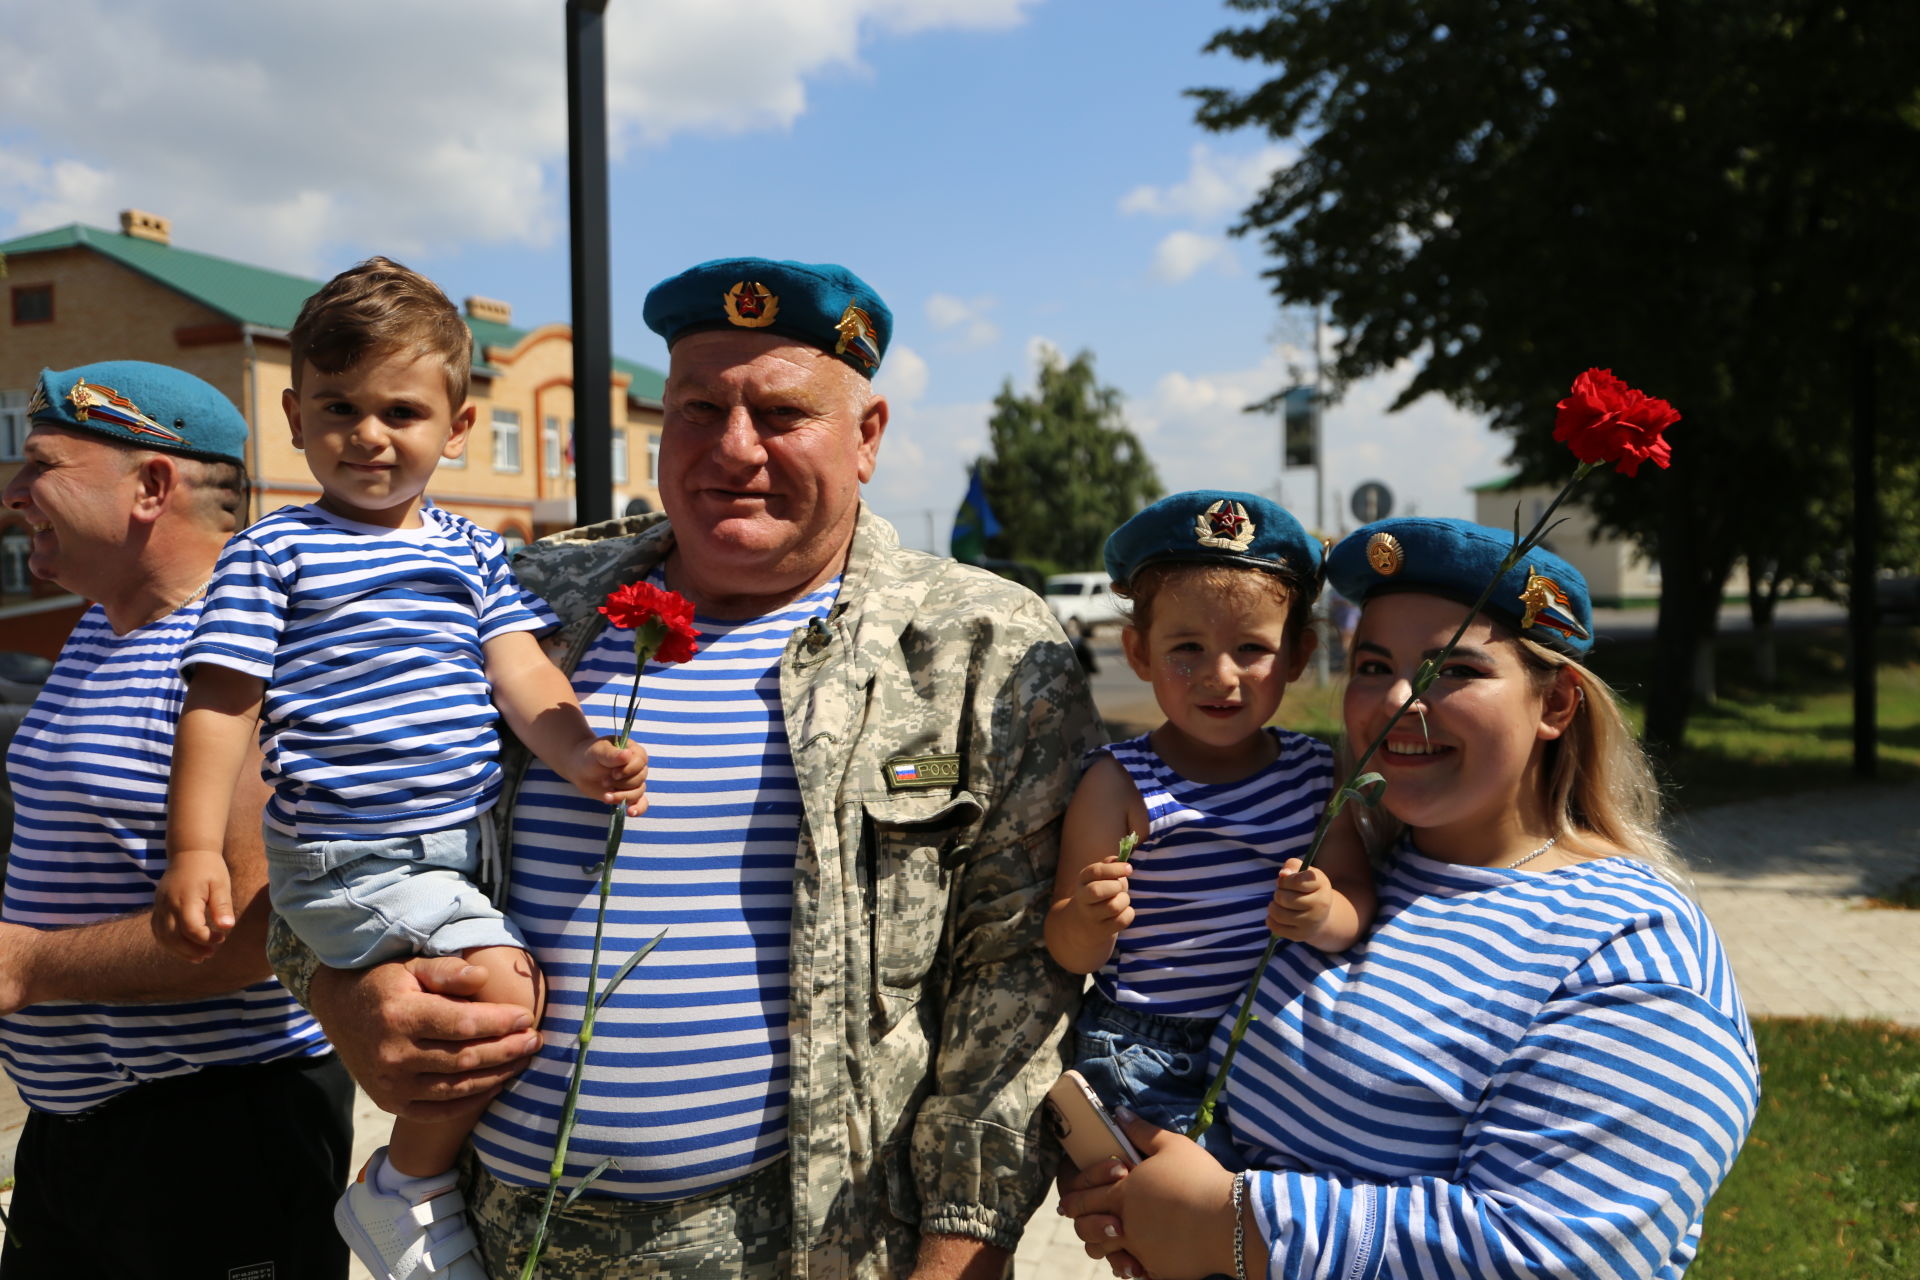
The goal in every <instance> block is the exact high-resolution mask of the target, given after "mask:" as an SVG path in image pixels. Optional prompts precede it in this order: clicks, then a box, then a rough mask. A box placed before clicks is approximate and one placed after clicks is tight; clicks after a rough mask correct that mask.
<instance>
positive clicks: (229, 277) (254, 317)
mask: <svg viewBox="0 0 1920 1280" xmlns="http://www.w3.org/2000/svg"><path fill="white" fill-rule="evenodd" d="M76 248H87V249H92V250H94V251H95V252H97V253H102V254H105V255H106V256H107V257H109V258H112V259H113V260H114V261H115V262H118V263H120V264H121V265H122V266H125V267H127V268H129V269H130V270H133V271H137V272H139V273H140V274H141V275H143V276H146V277H147V278H148V279H151V280H154V281H157V282H158V283H160V284H163V285H165V286H166V287H168V288H169V289H172V290H174V291H175V292H177V293H184V294H185V295H187V296H188V297H189V298H192V299H193V300H194V301H195V302H198V303H200V304H201V305H202V306H205V307H207V308H209V309H211V310H213V311H217V312H219V313H220V314H221V315H223V316H226V317H227V318H229V319H231V320H237V321H239V322H240V323H242V324H252V325H259V326H260V327H261V328H265V329H279V330H283V331H284V330H287V329H290V328H292V327H293V321H294V317H296V316H298V315H299V314H300V304H301V303H303V302H305V301H306V300H307V297H308V295H310V294H311V293H312V292H313V291H314V290H315V289H318V288H319V287H320V285H319V283H318V282H317V281H314V280H308V279H305V278H303V277H301V276H290V275H287V274H285V273H284V272H280V271H269V270H267V269H266V268H264V267H250V266H247V265H246V264H244V263H239V262H232V261H229V260H228V259H226V258H216V257H213V256H212V255H210V254H205V253H195V252H193V251H192V250H191V249H175V248H173V247H172V246H171V245H164V244H158V243H156V242H154V241H152V240H142V239H140V238H139V237H137V236H128V235H122V234H120V233H119V232H117V231H102V230H101V229H100V228H98V227H88V226H83V225H81V224H80V223H77V222H75V223H71V224H69V225H67V226H64V227H56V228H55V229H54V230H52V231H43V232H41V233H39V234H38V235H31V236H23V237H21V238H20V239H18V240H9V241H7V242H6V243H4V244H0V253H4V254H6V255H7V256H8V257H10V258H13V257H20V256H23V255H25V254H29V253H38V252H43V251H46V250H49V249H76Z"/></svg>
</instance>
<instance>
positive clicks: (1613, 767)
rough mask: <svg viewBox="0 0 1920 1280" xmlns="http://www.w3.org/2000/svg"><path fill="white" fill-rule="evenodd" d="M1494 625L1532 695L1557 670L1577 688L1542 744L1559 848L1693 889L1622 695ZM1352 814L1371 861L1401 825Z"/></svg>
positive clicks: (1364, 812) (1380, 812)
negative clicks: (1569, 714)
mask: <svg viewBox="0 0 1920 1280" xmlns="http://www.w3.org/2000/svg"><path fill="white" fill-rule="evenodd" d="M1494 628H1495V630H1496V631H1497V632H1499V633H1500V634H1501V636H1502V638H1505V639H1508V640H1511V641H1512V642H1513V645H1514V648H1515V651H1516V652H1517V653H1518V654H1519V655H1520V662H1521V665H1522V666H1524V667H1525V668H1526V669H1527V674H1528V678H1529V680H1530V681H1531V682H1532V685H1533V688H1534V691H1535V692H1536V693H1538V694H1542V695H1544V694H1545V693H1546V692H1547V690H1548V689H1550V688H1551V687H1552V686H1553V683H1554V681H1555V680H1557V679H1559V675H1560V672H1561V671H1567V672H1570V673H1571V674H1572V676H1573V680H1574V688H1575V689H1576V690H1577V691H1578V696H1577V701H1576V705H1575V706H1574V709H1573V718H1572V719H1571V720H1569V721H1568V722H1567V727H1566V731H1565V732H1564V733H1562V734H1561V735H1560V736H1559V737H1558V738H1555V739H1553V740H1552V741H1550V742H1548V743H1547V744H1546V759H1545V765H1546V775H1547V781H1546V792H1547V794H1546V801H1547V809H1548V814H1549V818H1550V820H1551V821H1552V823H1553V830H1552V833H1551V834H1552V835H1553V836H1554V837H1555V838H1556V839H1557V840H1559V841H1560V851H1561V852H1562V853H1564V854H1567V855H1568V856H1570V857H1571V858H1573V859H1574V860H1575V861H1577V862H1586V861H1590V860H1592V859H1595V858H1604V857H1610V856H1612V852H1613V850H1614V849H1618V850H1620V851H1621V852H1623V853H1625V854H1626V855H1627V856H1629V857H1632V858H1636V859H1638V860H1639V861H1641V862H1644V863H1646V864H1647V866H1649V867H1650V868H1652V869H1653V871H1654V873H1655V874H1656V875H1658V876H1659V877H1660V878H1661V879H1663V880H1665V881H1667V882H1668V883H1669V884H1672V885H1674V886H1676V887H1678V888H1680V889H1682V890H1685V891H1686V892H1689V893H1691V892H1692V891H1693V878H1692V877H1691V876H1690V875H1689V874H1688V873H1687V865H1686V862H1685V860H1684V859H1682V858H1681V856H1680V854H1679V852H1678V851H1677V850H1676V849H1675V848H1674V847H1673V843H1672V841H1670V840H1668V839H1667V837H1666V834H1665V833H1664V832H1663V831H1662V830H1661V829H1660V783H1659V780H1658V778H1657V777H1656V776H1655V774H1654V771H1653V765H1652V763H1651V762H1650V761H1649V760H1648V759H1647V753H1646V752H1645V751H1644V750H1643V749H1642V748H1641V746H1640V742H1639V740H1638V739H1637V738H1635V737H1634V736H1633V730H1632V729H1631V728H1629V727H1628V725H1627V720H1626V717H1625V716H1624V715H1622V714H1621V711H1620V699H1619V697H1618V696H1617V695H1616V694H1615V693H1614V692H1613V690H1612V688H1611V687H1609V686H1608V684H1607V682H1606V681H1605V680H1602V679H1601V678H1600V677H1599V676H1597V675H1595V674H1594V673H1593V672H1592V671H1590V670H1589V669H1588V668H1586V667H1585V666H1583V665H1581V663H1579V662H1578V661H1576V660H1575V659H1574V658H1572V657H1569V656H1568V655H1566V654H1564V653H1560V652H1558V651H1556V650H1553V649H1549V648H1547V647H1546V646H1544V645H1539V644H1535V643H1534V642H1533V641H1531V640H1528V639H1525V638H1524V637H1521V636H1516V635H1514V634H1513V633H1512V632H1511V631H1508V630H1507V629H1506V627H1504V626H1503V625H1502V624H1500V623H1497V622H1496V623H1495V624H1494ZM1353 751H1354V747H1353V744H1352V743H1351V742H1349V743H1347V744H1345V747H1344V749H1343V751H1342V753H1341V754H1342V757H1343V758H1344V759H1345V760H1346V761H1347V762H1348V763H1351V758H1352V753H1353ZM1389 798H1390V797H1389ZM1352 812H1353V813H1354V815H1355V821H1356V824H1357V825H1358V827H1359V828H1360V832H1361V836H1362V838H1363V839H1364V840H1365V842H1366V845H1367V848H1368V849H1369V850H1370V851H1372V852H1373V854H1374V856H1375V859H1376V861H1377V860H1379V859H1380V858H1381V857H1383V856H1384V855H1385V853H1386V851H1387V850H1389V849H1391V848H1392V846H1393V844H1394V843H1395V842H1396V841H1397V840H1398V839H1399V837H1400V833H1401V831H1403V830H1404V829H1405V826H1404V824H1402V823H1401V822H1399V821H1398V820H1397V819H1395V818H1394V817H1393V816H1392V815H1391V814H1389V813H1387V812H1385V810H1384V809H1383V808H1378V807H1372V808H1370V807H1367V806H1364V805H1356V806H1354V807H1353V810H1352Z"/></svg>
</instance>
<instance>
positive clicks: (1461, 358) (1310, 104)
mask: <svg viewBox="0 0 1920 1280" xmlns="http://www.w3.org/2000/svg"><path fill="white" fill-rule="evenodd" d="M1228 4H1229V7H1230V8H1233V9H1236V10H1241V11H1244V12H1246V13H1249V14H1255V15H1259V17H1258V18H1257V19H1256V20H1254V21H1253V22H1252V23H1251V24H1250V25H1247V26H1243V27H1235V28H1231V29H1228V30H1225V31H1222V32H1221V33H1220V34H1219V35H1218V36H1216V37H1215V38H1214V40H1213V41H1212V42H1211V44H1210V45H1209V48H1210V49H1213V50H1216V51H1224V52H1227V53H1229V54H1232V55H1233V56H1235V57H1238V58H1241V59H1245V60H1248V61H1252V62H1259V63H1264V64H1267V65H1268V66H1271V67H1273V68H1274V73H1273V75H1272V78H1271V79H1268V80H1267V81H1265V82H1264V83H1262V84H1260V85H1259V86H1257V87H1256V88H1253V89H1250V90H1245V91H1237V90H1227V89H1202V90H1196V91H1195V96H1196V97H1197V98H1198V99H1199V101H1200V107H1199V111H1198V116H1199V119H1200V121H1201V123H1202V124H1204V125H1206V126H1207V127H1209V128H1212V129H1218V130H1231V129H1239V128H1242V127H1249V126H1251V127H1258V128H1261V129H1264V130H1266V131H1267V132H1268V133H1270V134H1272V135H1273V136H1275V137H1278V138H1291V139H1294V140H1296V142H1298V143H1299V144H1300V146H1301V151H1300V156H1299V159H1298V161H1297V162H1296V163H1294V164H1293V165H1291V166H1289V167H1287V168H1285V169H1282V170H1280V171H1279V172H1277V173H1275V174H1274V175H1273V177H1272V180H1271V181H1270V182H1269V184H1268V185H1267V187H1266V188H1265V190H1264V191H1262V192H1261V194H1260V195H1259V197H1258V198H1257V200H1256V201H1255V202H1254V204H1253V205H1252V206H1251V207H1249V208H1248V209H1247V210H1246V212H1245V214H1244V218H1243V221H1242V223H1241V224H1240V226H1239V227H1238V228H1237V229H1238V230H1239V231H1241V232H1243V233H1254V234H1257V235H1258V237H1259V239H1260V240H1261V242H1262V243H1263V245H1264V246H1265V248H1266V250H1267V252H1268V253H1269V254H1270V255H1271V257H1272V260H1273V264H1272V267H1271V269H1270V270H1269V271H1268V273H1267V274H1268V277H1269V278H1270V279H1271V280H1272V282H1273V291H1274V293H1275V294H1276V295H1277V296H1278V297H1279V298H1280V299H1281V300H1282V301H1283V302H1288V303H1299V302H1321V303H1324V304H1325V305H1327V307H1328V308H1329V311H1330V314H1331V316H1332V317H1333V319H1334V321H1335V324H1336V327H1337V330H1338V332H1339V337H1338V339H1337V346H1336V350H1335V358H1334V361H1333V367H1332V372H1333V374H1334V377H1335V379H1336V380H1337V381H1346V380H1351V379H1355V378H1359V377H1362V376H1365V375H1368V374H1371V373H1375V372H1378V371H1381V370H1386V369H1390V368H1393V367H1394V366H1395V365H1397V364H1399V363H1400V362H1402V361H1406V360H1411V361H1414V362H1415V364H1416V366H1417V372H1416V373H1415V374H1414V376H1413V378H1412V380H1411V381H1410V382H1409V384H1408V385H1407V387H1406V388H1405V390H1404V392H1403V393H1402V395H1401V399H1400V403H1402V404H1404V403H1407V402H1410V401H1411V400H1413V399H1415V398H1417V397H1418V396H1420V395H1422V394H1425V393H1427V392H1438V393H1440V394H1442V395H1444V396H1446V397H1448V398H1449V399H1451V400H1453V401H1455V402H1456V403H1459V404H1462V405H1464V406H1467V407H1471V408H1474V409H1478V410H1481V411H1484V412H1488V413H1490V414H1491V415H1492V416H1493V419H1494V422H1495V424H1496V425H1497V426H1499V427H1501V428H1503V429H1505V430H1508V431H1510V432H1512V433H1513V436H1514V440H1513V455H1514V459H1515V461H1516V462H1517V463H1518V464H1519V465H1520V467H1521V469H1522V471H1523V473H1524V474H1525V475H1526V476H1527V477H1528V478H1529V479H1534V480H1557V479H1559V478H1560V477H1561V476H1563V475H1564V474H1565V469H1566V458H1565V455H1564V454H1563V453H1562V451H1561V450H1560V448H1559V446H1557V445H1555V444H1553V443H1552V440H1551V436H1550V432H1549V431H1548V430H1547V425H1548V424H1549V423H1551V421H1552V407H1553V403H1554V401H1555V400H1556V399H1557V398H1558V397H1559V396H1560V395H1562V394H1564V390H1565V387H1566V386H1567V383H1568V381H1569V380H1570V378H1571V377H1572V375H1573V374H1575V373H1577V372H1578V371H1579V370H1581V369H1583V368H1586V367H1587V366H1589V365H1594V364H1599V365H1603V366H1611V367H1613V368H1614V370H1615V371H1616V372H1617V373H1619V374H1620V375H1622V376H1623V377H1625V378H1626V379H1627V380H1628V381H1630V382H1632V383H1633V384H1634V385H1636V386H1639V387H1644V388H1648V389H1649V390H1651V391H1652V392H1653V393H1654V394H1656V395H1660V396H1663V397H1665V398H1667V399H1669V400H1671V401H1673V403H1674V404H1675V405H1677V406H1679V407H1680V409H1681V410H1682V411H1683V413H1684V414H1685V420H1684V421H1683V422H1682V423H1681V424H1680V425H1679V426H1678V427H1676V428H1675V430H1674V432H1673V437H1672V438H1673V441H1674V463H1673V468H1672V470H1671V471H1667V472H1662V473H1659V474H1653V475H1649V474H1648V473H1646V472H1642V474H1641V476H1640V477H1639V478H1638V479H1636V480H1634V481H1632V482H1626V481H1618V482H1600V480H1599V478H1596V481H1595V482H1590V483H1589V484H1588V485H1587V486H1586V487H1585V493H1584V494H1583V497H1584V499H1585V500H1586V501H1587V502H1588V503H1589V504H1590V505H1591V506H1592V507H1593V508H1594V509H1595V511H1596V513H1597V514H1598V515H1599V517H1600V518H1601V519H1602V521H1603V522H1604V523H1606V524H1608V525H1609V526H1611V527H1612V528H1614V529H1616V530H1620V531H1624V532H1626V533H1628V534H1630V535H1631V536H1633V537H1634V538H1636V539H1637V540H1638V541H1639V542H1640V543H1641V544H1642V545H1643V546H1644V547H1645V549H1646V550H1647V551H1648V552H1649V554H1650V555H1652V556H1653V557H1654V558H1655V559H1656V560H1657V562H1658V563H1659V565H1660V568H1661V573H1662V588H1661V601H1660V621H1659V629H1658V633H1657V644H1658V646H1659V649H1660V651H1661V657H1662V661H1661V662H1659V663H1658V664H1657V668H1656V669H1657V671H1658V675H1657V677H1656V684H1655V686H1654V688H1652V689H1651V690H1650V691H1649V692H1650V702H1651V707H1650V712H1649V718H1648V725H1647V729H1648V735H1649V737H1650V738H1652V739H1653V740H1654V741H1656V742H1657V743H1661V744H1665V745H1672V744H1677V743H1678V742H1679V741H1680V740H1681V737H1682V734H1683V732H1684V728H1685V723H1686V715H1687V710H1688V707H1689V705H1690V703H1691V701H1692V698H1693V693H1694V688H1693V672H1694V664H1693V662H1692V657H1693V655H1694V654H1695V652H1696V651H1697V650H1698V648H1699V646H1700V645H1701V644H1702V643H1703V642H1704V641H1705V640H1707V639H1710V637H1711V633H1712V620H1713V617H1714V613H1715V610H1716V608H1717V606H1718V604H1719V601H1720V599H1721V595H1722V590H1723V587H1724V585H1725V583H1726V581H1727V578H1728V574H1729V571H1730V569H1731V568H1732V566H1733V564H1734V562H1735V560H1736V559H1737V558H1739V557H1740V556H1742V555H1745V554H1754V555H1760V556H1767V557H1770V558H1772V559H1774V560H1776V561H1779V560H1787V561H1791V562H1793V563H1806V562H1808V561H1809V560H1812V559H1815V558H1818V557H1819V556H1823V555H1825V554H1826V553H1827V552H1828V551H1834V552H1838V551H1841V550H1843V546H1842V545H1826V544H1827V543H1828V542H1830V540H1831V539H1832V538H1833V537H1834V536H1835V534H1836V532H1837V530H1838V529H1839V528H1843V527H1844V525H1845V521H1846V520H1847V519H1849V518H1850V515H1851V513H1850V507H1849V499H1848V496H1847V492H1846V485H1847V480H1846V477H1847V473H1848V472H1847V468H1848V465H1849V457H1848V454H1847V452H1846V449H1847V432H1848V426H1847V424H1848V416H1849V412H1850V404H1851V397H1850V393H1849V386H1850V376H1851V374H1850V369H1851V368H1852V367H1854V365H1855V360H1854V356H1855V354H1856V353H1857V352H1860V351H1862V350H1868V351H1871V352H1872V353H1874V355H1875V357H1876V360H1877V364H1876V368H1877V369H1878V371H1879V375H1880V378H1881V383H1882V388H1883V389H1882V393H1881V394H1880V396H1879V403H1880V405H1881V417H1882V423H1881V438H1882V441H1883V444H1882V453H1883V455H1885V454H1887V453H1888V451H1889V450H1890V449H1892V450H1893V451H1894V452H1896V453H1901V452H1902V451H1904V452H1905V455H1906V456H1909V457H1910V456H1911V449H1912V445H1911V441H1912V439H1913V436H1914V434H1915V433H1914V431H1913V418H1912V410H1911V409H1910V408H1909V406H1910V405H1911V402H1912V399H1913V397H1911V396H1903V395H1895V394H1891V393H1890V392H1889V391H1888V390H1887V388H1890V387H1892V386H1894V385H1897V384H1898V383H1899V382H1902V381H1906V380H1910V379H1911V376H1912V373H1913V371H1914V369H1915V363H1916V362H1915V349H1914V345H1913V342H1912V341H1911V339H1912V337H1913V335H1915V334H1917V333H1920V324H1916V323H1915V320H1916V317H1915V314H1914V313H1915V308H1916V307H1917V306H1920V291H1917V290H1916V289H1915V288H1914V284H1915V281H1914V279H1913V277H1914V275H1915V263H1916V261H1917V260H1920V255H1916V254H1915V253H1914V252H1913V250H1912V248H1911V246H1910V245H1909V244H1908V243H1906V242H1907V241H1908V239H1909V238H1910V236H1911V230H1912V228H1913V227H1914V226H1916V225H1920V220H1916V219H1915V216H1914V215H1915V214H1916V213H1920V207H1917V206H1920V94H1917V93H1916V78H1915V75H1914V72H1913V67H1914V66H1915V65H1917V63H1916V57H1915V55H1916V52H1920V48H1917V47H1916V45H1917V43H1920V24H1916V22H1915V20H1914V18H1913V8H1912V6H1911V4H1910V3H1907V0H1739V2H1738V3H1729V2H1728V0H1619V3H1610V4H1599V5H1596V4H1593V3H1591V2H1590V0H1228ZM1899 461H1900V460H1899V459H1898V458H1890V459H1888V462H1889V464H1890V465H1889V467H1888V469H1887V474H1888V475H1889V476H1894V475H1896V474H1897V473H1898V471H1899V465H1898V464H1899ZM1887 496H1888V497H1889V498H1890V499H1892V500H1893V501H1894V503H1895V505H1896V506H1904V507H1905V508H1906V509H1909V510H1910V509H1911V495H1910V494H1893V493H1890V494H1888V495H1887ZM1810 510H1819V511H1821V512H1824V513H1825V517H1824V518H1822V519H1818V520H1807V519H1805V518H1804V516H1805V513H1807V512H1808V511H1810Z"/></svg>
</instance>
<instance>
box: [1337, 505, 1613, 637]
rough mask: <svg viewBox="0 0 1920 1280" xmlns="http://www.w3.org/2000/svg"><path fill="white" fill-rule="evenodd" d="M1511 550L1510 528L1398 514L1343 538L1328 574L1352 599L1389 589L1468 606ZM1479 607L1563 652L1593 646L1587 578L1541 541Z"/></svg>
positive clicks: (1361, 600) (1360, 600)
mask: <svg viewBox="0 0 1920 1280" xmlns="http://www.w3.org/2000/svg"><path fill="white" fill-rule="evenodd" d="M1512 549H1513V534H1512V533H1511V532H1510V531H1508V530H1506V529H1492V528H1489V527H1487V526H1486V525H1483V524H1472V523H1469V522H1468V521H1465V520H1439V519H1429V518H1427V517H1424V516H1402V517H1399V518H1397V519H1392V520H1376V521H1374V522H1373V523H1372V524H1369V525H1362V526H1361V527H1360V528H1358V529H1355V530H1354V531H1353V532H1352V533H1350V534H1348V535H1347V536H1346V537H1344V538H1342V539H1341V540H1340V545H1339V546H1337V547H1335V548H1334V549H1333V554H1332V555H1331V556H1329V557H1328V559H1327V577H1328V578H1329V579H1331V581H1332V582H1333V589H1334V590H1335V591H1338V592H1339V593H1340V594H1341V595H1343V596H1345V597H1346V598H1347V599H1349V600H1351V601H1353V602H1354V603H1355V604H1365V603H1366V601H1367V600H1368V599H1369V598H1370V597H1373V596H1378V595H1385V594H1387V593H1389V592H1393V591H1418V592H1423V593H1425V594H1428V595H1436V596H1443V597H1445V598H1446V599H1448V600H1458V601H1459V602H1460V603H1461V604H1464V605H1471V604H1472V603H1473V602H1474V601H1476V600H1478V599H1479V598H1480V593H1481V592H1482V591H1484V590H1486V588H1487V583H1488V581H1489V580H1491V579H1492V577H1493V574H1494V570H1496V569H1498V568H1499V567H1500V562H1501V561H1502V560H1504V559H1505V558H1506V555H1507V552H1509V551H1511V550H1512ZM1484 612H1485V613H1486V614H1487V615H1488V616H1489V617H1492V618H1494V619H1496V620H1498V621H1500V622H1503V623H1505V624H1506V625H1507V626H1508V627H1511V628H1512V629H1513V630H1514V631H1515V632H1517V633H1519V634H1520V635H1523V636H1525V637H1526V638H1527V639H1529V640H1532V641H1534V642H1535V643H1537V644H1543V645H1545V646H1547V647H1548V648H1549V649H1558V650H1559V651H1560V652H1561V653H1567V654H1572V655H1573V656H1574V657H1580V656H1581V655H1583V654H1585V653H1586V652H1587V651H1588V650H1589V649H1591V648H1593V605H1592V603H1591V601H1590V600H1589V599H1588V597H1587V580H1586V578H1585V577H1583V576H1582V575H1581V573H1580V571H1579V570H1578V569H1576V568H1574V567H1573V566H1572V565H1570V564H1568V563H1567V562H1566V561H1565V560H1563V559H1561V558H1560V557H1559V556H1557V555H1555V554H1553V552H1551V551H1548V550H1546V549H1545V548H1543V547H1535V548H1534V549H1533V550H1532V551H1529V552H1528V553H1527V554H1526V555H1524V556H1522V557H1521V558H1520V562H1519V563H1518V564H1516V565H1514V566H1513V568H1511V569H1509V570H1507V571H1506V573H1505V574H1503V575H1502V576H1501V578H1500V581H1499V582H1498V583H1497V584H1496V585H1495V586H1494V588H1493V594H1492V595H1490V596H1488V597H1487V603H1486V607H1485V610H1484Z"/></svg>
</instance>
